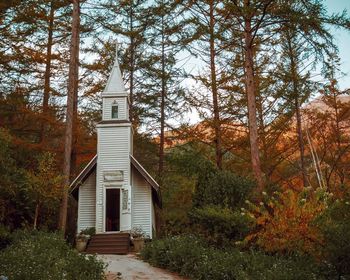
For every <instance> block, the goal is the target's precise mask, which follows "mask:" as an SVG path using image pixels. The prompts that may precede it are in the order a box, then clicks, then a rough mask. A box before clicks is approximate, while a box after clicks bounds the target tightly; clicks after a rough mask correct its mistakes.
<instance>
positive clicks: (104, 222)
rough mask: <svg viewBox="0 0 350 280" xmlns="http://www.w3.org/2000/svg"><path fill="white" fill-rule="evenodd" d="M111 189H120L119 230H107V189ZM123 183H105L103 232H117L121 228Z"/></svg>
mask: <svg viewBox="0 0 350 280" xmlns="http://www.w3.org/2000/svg"><path fill="white" fill-rule="evenodd" d="M110 189H119V231H106V208H107V203H106V198H107V190H110ZM122 189H123V186H122V185H117V184H116V185H105V186H104V188H103V222H102V224H103V233H116V232H120V228H121V216H122V215H121V214H122V212H121V204H122Z"/></svg>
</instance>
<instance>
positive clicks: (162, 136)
mask: <svg viewBox="0 0 350 280" xmlns="http://www.w3.org/2000/svg"><path fill="white" fill-rule="evenodd" d="M161 24H162V54H161V56H162V57H161V60H162V61H161V63H162V75H161V79H162V81H161V83H162V88H161V102H160V139H159V166H158V175H159V178H160V179H162V177H163V171H164V144H165V134H164V129H165V97H166V80H165V79H166V76H165V34H164V15H162V23H161Z"/></svg>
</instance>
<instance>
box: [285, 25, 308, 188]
mask: <svg viewBox="0 0 350 280" xmlns="http://www.w3.org/2000/svg"><path fill="white" fill-rule="evenodd" d="M287 44H288V49H289V50H288V53H289V60H290V68H291V69H290V70H291V75H292V86H293V97H294V107H295V114H296V133H297V135H298V145H299V154H300V169H301V174H302V178H303V185H304V187H306V186H307V185H308V182H307V174H306V168H305V152H304V151H305V147H304V141H303V131H302V120H301V111H300V102H299V82H298V73H297V71H298V70H297V64H296V61H295V59H294V54H293V47H292V38H291V36H290V34H289V33H288V32H287Z"/></svg>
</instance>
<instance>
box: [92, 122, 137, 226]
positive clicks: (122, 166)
mask: <svg viewBox="0 0 350 280" xmlns="http://www.w3.org/2000/svg"><path fill="white" fill-rule="evenodd" d="M129 139H130V127H129V126H119V127H108V126H99V127H98V147H97V151H98V160H97V180H98V181H97V188H96V198H97V201H96V202H97V204H96V232H104V229H105V228H104V200H105V197H104V196H105V188H106V187H114V186H116V187H120V188H121V189H125V190H128V193H129V194H130V191H131V189H130V160H129V153H130V145H129V143H130V140H129ZM116 170H117V171H122V172H123V181H118V182H105V181H104V177H103V174H104V172H106V171H107V172H108V171H116ZM130 227H131V213H130V212H123V213H121V227H120V230H129V229H130Z"/></svg>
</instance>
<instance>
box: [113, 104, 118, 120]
mask: <svg viewBox="0 0 350 280" xmlns="http://www.w3.org/2000/svg"><path fill="white" fill-rule="evenodd" d="M112 119H118V104H117V103H116V102H114V103H113V104H112Z"/></svg>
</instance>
